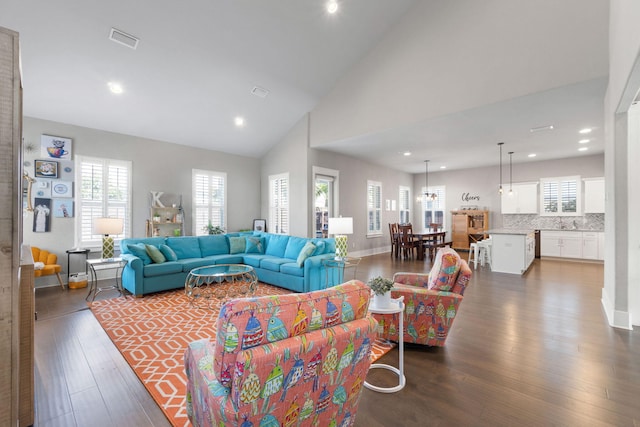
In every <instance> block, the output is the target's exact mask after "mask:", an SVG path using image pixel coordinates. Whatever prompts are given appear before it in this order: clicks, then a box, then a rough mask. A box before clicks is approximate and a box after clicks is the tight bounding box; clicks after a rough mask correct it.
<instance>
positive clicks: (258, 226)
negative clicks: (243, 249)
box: [253, 219, 267, 232]
mask: <svg viewBox="0 0 640 427" xmlns="http://www.w3.org/2000/svg"><path fill="white" fill-rule="evenodd" d="M253 231H264V232H266V231H267V220H266V219H254V220H253Z"/></svg>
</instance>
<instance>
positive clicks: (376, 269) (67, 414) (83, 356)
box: [35, 253, 640, 427]
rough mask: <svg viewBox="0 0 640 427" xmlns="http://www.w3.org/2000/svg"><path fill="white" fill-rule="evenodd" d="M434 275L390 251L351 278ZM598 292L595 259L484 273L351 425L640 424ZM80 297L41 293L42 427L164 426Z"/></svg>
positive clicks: (633, 334)
mask: <svg viewBox="0 0 640 427" xmlns="http://www.w3.org/2000/svg"><path fill="white" fill-rule="evenodd" d="M463 256H465V257H466V253H463ZM429 269H430V264H428V261H427V264H424V263H423V262H422V261H401V260H394V259H391V258H390V257H389V254H388V253H387V254H382V255H376V256H371V257H365V258H363V260H362V262H361V263H360V265H359V266H358V269H357V271H356V277H357V278H358V279H360V280H363V281H366V280H368V279H369V278H370V277H374V276H377V275H382V276H387V277H391V275H392V274H393V273H394V272H396V271H428V270H429ZM602 285H603V266H602V264H596V263H577V262H566V261H555V260H536V261H535V263H534V265H533V266H532V268H531V269H530V271H529V272H528V273H527V274H526V275H525V276H523V277H519V276H514V275H508V274H500V273H492V272H491V271H490V270H489V269H488V268H486V267H485V268H480V267H479V268H478V270H476V271H475V272H474V276H473V278H472V282H471V286H470V287H469V288H468V290H467V292H466V293H465V299H464V301H463V302H462V304H461V306H460V310H459V314H458V316H457V317H456V320H455V323H454V325H453V327H452V330H451V332H450V334H449V338H448V340H447V343H446V346H445V347H443V348H428V347H423V346H417V345H407V346H405V352H404V355H405V375H406V378H407V385H406V387H405V388H404V389H403V390H401V391H400V392H397V393H393V394H382V393H376V392H373V391H371V390H368V389H364V391H363V394H362V397H361V400H360V407H359V411H358V414H357V419H356V423H355V425H356V426H359V427H364V426H366V427H376V426H440V425H442V426H551V425H553V426H635V427H640V404H639V403H640V331H638V330H636V331H625V330H620V329H614V328H611V327H609V325H608V324H607V321H606V318H605V315H604V312H603V310H602V306H601V303H600V297H601V291H602ZM85 295H86V290H85V289H82V290H70V291H61V290H60V288H46V289H38V290H37V291H36V309H37V311H38V321H37V322H36V346H35V351H36V400H37V401H36V408H37V414H36V426H38V427H42V426H65V427H67V426H92V427H93V426H96V427H98V426H168V425H169V423H168V421H167V420H166V418H165V417H164V415H163V413H162V411H161V410H160V408H159V407H158V406H157V405H156V404H155V403H154V401H153V399H152V398H151V397H150V395H149V394H148V393H147V391H146V390H145V388H144V387H143V386H142V384H141V383H140V381H139V380H138V379H137V377H136V376H135V374H134V373H133V371H132V370H131V369H130V368H129V365H128V364H127V363H126V362H125V361H124V359H123V358H122V356H121V355H120V353H119V352H118V350H117V349H116V348H115V346H114V345H113V344H112V343H111V341H110V340H109V338H108V337H107V335H106V334H105V333H104V331H103V330H102V328H101V327H100V325H99V324H98V322H97V321H96V320H95V318H94V317H93V315H92V314H91V312H90V311H89V310H87V308H86V303H85V302H84V297H85ZM116 295H117V294H115V293H113V292H112V293H109V292H105V293H103V294H101V296H102V297H107V298H108V297H114V296H116ZM397 357H398V352H397V350H394V351H391V352H390V353H389V354H387V355H386V356H384V358H383V359H382V360H383V361H384V362H386V363H389V364H393V365H396V364H397ZM367 378H368V380H370V381H372V382H375V383H376V384H378V385H385V384H386V385H393V384H392V383H393V380H394V379H393V375H392V374H391V373H390V372H388V371H385V370H373V371H370V373H369V376H368V377H367Z"/></svg>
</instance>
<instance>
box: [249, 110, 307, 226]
mask: <svg viewBox="0 0 640 427" xmlns="http://www.w3.org/2000/svg"><path fill="white" fill-rule="evenodd" d="M308 120H309V118H308V115H305V116H304V117H303V118H302V119H300V121H298V123H296V125H295V126H294V127H293V128H292V129H291V130H290V131H289V133H288V134H287V136H285V138H284V139H283V140H282V142H280V143H279V144H277V145H276V146H275V147H273V148H272V149H271V150H269V152H268V153H267V154H266V155H265V156H264V157H263V158H262V160H261V166H262V167H261V169H262V170H261V173H260V176H261V195H262V204H261V212H262V216H261V218H265V219H267V224H268V219H269V175H275V174H280V173H285V172H288V173H289V186H290V188H289V190H290V192H289V216H290V218H289V221H290V222H289V227H290V230H289V234H290V235H292V236H305V237H311V236H308V233H309V231H308V230H309V225H308V224H309V221H310V217H309V204H308V197H309V194H308V193H309V184H308V182H309V179H310V178H309V177H310V171H309V168H308V167H307V152H308V148H307V139H308V133H307V129H308ZM267 229H268V228H267ZM269 231H271V230H269Z"/></svg>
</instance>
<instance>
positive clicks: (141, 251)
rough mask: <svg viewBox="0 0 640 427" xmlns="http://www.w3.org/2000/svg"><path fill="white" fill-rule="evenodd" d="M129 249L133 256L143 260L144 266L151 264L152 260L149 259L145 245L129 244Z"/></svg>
mask: <svg viewBox="0 0 640 427" xmlns="http://www.w3.org/2000/svg"><path fill="white" fill-rule="evenodd" d="M127 247H128V248H129V251H130V252H131V253H132V254H134V255H135V256H137V257H138V258H140V259H141V260H142V264H144V265H149V264H151V258H149V255H148V254H147V248H146V247H145V246H144V243H134V244H131V243H129V244H128V245H127Z"/></svg>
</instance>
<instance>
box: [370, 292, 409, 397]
mask: <svg viewBox="0 0 640 427" xmlns="http://www.w3.org/2000/svg"><path fill="white" fill-rule="evenodd" d="M403 300H404V296H401V297H399V298H394V299H392V300H391V306H390V307H387V308H378V307H375V306H373V305H371V304H370V305H369V312H370V313H374V314H396V313H400V316H398V317H399V318H400V322H399V323H400V324H399V325H398V326H399V329H398V332H399V333H398V367H397V368H396V367H395V366H391V365H386V364H384V363H374V364H372V365H371V367H370V369H374V368H382V369H387V370H389V371H391V372H394V373H395V374H396V375H397V376H398V385H397V386H395V387H378V386H376V385H373V384H370V383H368V382H367V381H365V382H364V386H365V387H366V388H368V389H369V390H373V391H378V392H380V393H395V392H396V391H400V390H402V389H403V388H404V386H405V384H406V383H407V379H406V378H405V376H404V336H403V335H404V302H403Z"/></svg>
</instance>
